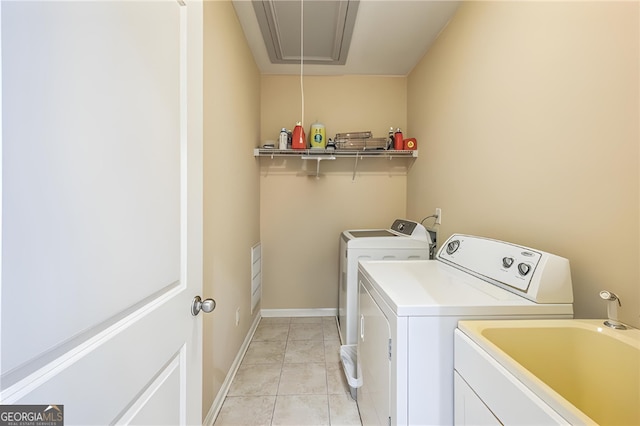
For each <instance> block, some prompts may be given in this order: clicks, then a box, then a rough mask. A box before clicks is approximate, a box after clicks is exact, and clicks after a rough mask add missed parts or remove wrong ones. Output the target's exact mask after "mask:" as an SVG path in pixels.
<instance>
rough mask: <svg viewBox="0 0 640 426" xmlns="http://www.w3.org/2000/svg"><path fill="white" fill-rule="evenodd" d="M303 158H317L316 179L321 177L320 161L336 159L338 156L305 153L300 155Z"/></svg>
mask: <svg viewBox="0 0 640 426" xmlns="http://www.w3.org/2000/svg"><path fill="white" fill-rule="evenodd" d="M300 158H301V159H302V160H316V179H320V162H321V161H322V160H335V159H336V157H335V156H333V155H323V156H317V155H303V156H301V157H300Z"/></svg>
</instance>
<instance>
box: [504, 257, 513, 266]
mask: <svg viewBox="0 0 640 426" xmlns="http://www.w3.org/2000/svg"><path fill="white" fill-rule="evenodd" d="M511 265H513V257H503V258H502V266H504V267H505V268H511Z"/></svg>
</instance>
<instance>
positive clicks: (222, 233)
mask: <svg viewBox="0 0 640 426" xmlns="http://www.w3.org/2000/svg"><path fill="white" fill-rule="evenodd" d="M204 123H205V124H204V159H203V160H204V289H203V296H205V297H213V298H215V299H216V301H217V307H216V310H215V311H214V312H213V313H211V314H208V315H205V316H204V354H203V355H204V356H203V364H204V365H203V378H204V379H203V418H204V416H206V414H207V412H208V410H209V408H210V407H211V404H212V403H213V401H214V399H215V397H216V395H217V393H218V390H219V389H220V387H221V385H222V383H223V381H224V379H225V377H226V375H227V373H228V371H229V368H230V366H231V364H232V362H233V360H234V358H235V357H236V355H237V354H238V351H239V349H240V346H241V345H242V342H243V341H244V339H245V337H246V335H247V332H248V331H249V327H250V326H251V323H252V321H253V319H252V317H251V316H250V310H251V305H250V304H251V272H250V266H251V251H250V250H251V246H252V245H254V244H255V243H257V242H258V241H259V240H260V235H259V234H260V231H259V222H260V221H259V197H260V192H259V188H258V187H259V169H258V166H257V164H256V162H255V160H254V158H253V156H252V149H253V147H254V145H255V141H257V140H258V138H259V126H260V75H259V72H258V69H257V67H256V65H255V62H254V60H253V57H252V55H251V52H250V51H249V49H248V47H247V44H246V41H245V38H244V35H243V33H242V30H241V27H240V24H239V22H238V20H237V18H236V15H235V12H234V10H233V6H232V5H231V2H230V1H205V2H204ZM236 308H240V324H239V325H238V326H236V325H235V313H236Z"/></svg>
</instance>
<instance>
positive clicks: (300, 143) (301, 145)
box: [291, 121, 307, 149]
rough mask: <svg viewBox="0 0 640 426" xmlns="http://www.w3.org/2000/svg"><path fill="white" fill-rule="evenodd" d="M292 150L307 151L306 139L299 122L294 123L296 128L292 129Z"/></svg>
mask: <svg viewBox="0 0 640 426" xmlns="http://www.w3.org/2000/svg"><path fill="white" fill-rule="evenodd" d="M291 148H292V149H307V137H306V136H305V134H304V129H303V128H302V123H300V122H299V121H298V122H297V123H296V127H294V129H293V139H292V140H291Z"/></svg>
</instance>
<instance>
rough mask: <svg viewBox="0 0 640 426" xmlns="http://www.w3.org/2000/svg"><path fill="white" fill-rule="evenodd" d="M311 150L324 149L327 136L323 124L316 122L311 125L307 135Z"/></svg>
mask: <svg viewBox="0 0 640 426" xmlns="http://www.w3.org/2000/svg"><path fill="white" fill-rule="evenodd" d="M309 141H310V142H311V148H322V149H324V148H326V146H327V135H326V130H325V127H324V124H322V123H318V122H317V121H316V122H315V123H313V124H312V125H311V134H310V135H309Z"/></svg>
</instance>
